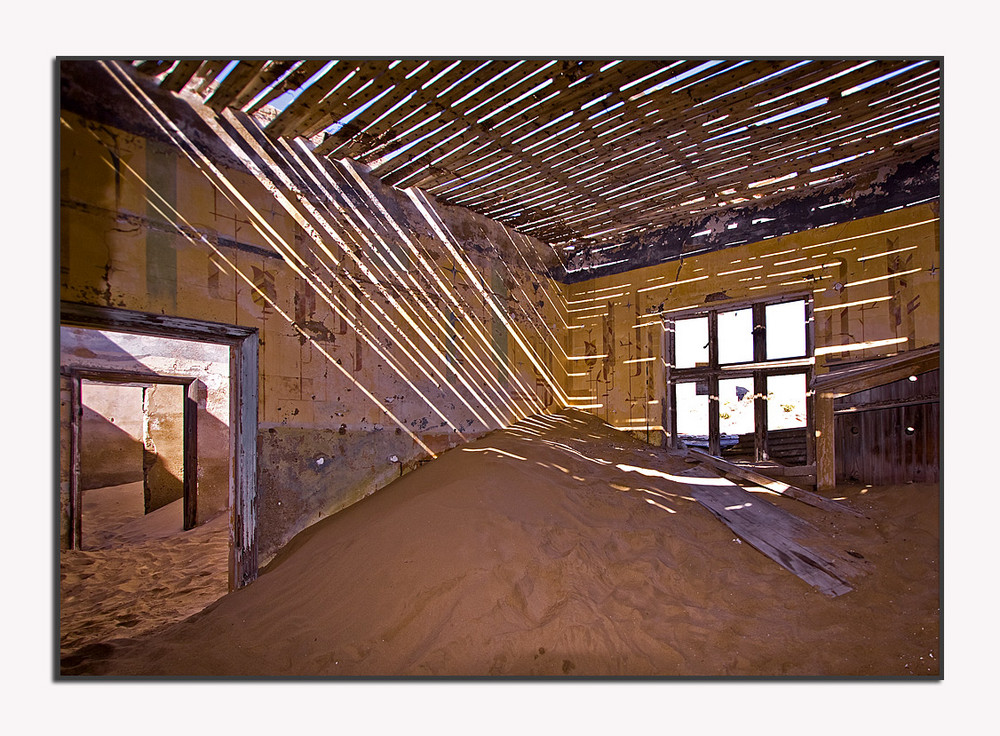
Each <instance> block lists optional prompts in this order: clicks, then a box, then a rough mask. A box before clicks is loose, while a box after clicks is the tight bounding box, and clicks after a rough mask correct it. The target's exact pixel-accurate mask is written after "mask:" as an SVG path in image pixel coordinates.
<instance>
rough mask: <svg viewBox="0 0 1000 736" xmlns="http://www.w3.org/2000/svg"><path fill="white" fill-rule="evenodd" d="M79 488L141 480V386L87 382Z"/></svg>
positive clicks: (82, 394)
mask: <svg viewBox="0 0 1000 736" xmlns="http://www.w3.org/2000/svg"><path fill="white" fill-rule="evenodd" d="M80 393H81V398H82V403H83V416H81V417H80V424H81V432H80V434H81V448H80V488H81V489H82V490H87V489H89V488H104V487H107V486H116V485H121V484H122V483H135V482H137V481H141V480H142V447H143V445H142V434H143V431H142V424H143V422H142V398H143V396H142V395H143V388H142V386H119V385H110V384H100V383H92V382H90V381H84V382H83V385H82V386H81V387H80Z"/></svg>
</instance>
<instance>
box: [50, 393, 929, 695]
mask: <svg viewBox="0 0 1000 736" xmlns="http://www.w3.org/2000/svg"><path fill="white" fill-rule="evenodd" d="M690 467H691V466H690V465H689V464H688V463H686V462H685V461H684V460H683V458H682V457H680V456H678V455H669V454H668V453H666V452H663V451H660V450H657V449H655V448H651V447H649V446H647V445H645V444H643V443H640V442H638V441H635V440H632V439H631V438H629V437H628V436H626V435H623V434H621V433H619V432H616V431H614V430H613V429H611V428H609V427H607V426H606V425H604V424H603V423H601V422H600V421H599V420H597V419H595V418H593V417H591V416H589V415H586V414H583V413H580V412H571V411H567V412H565V413H563V414H559V415H555V416H552V417H546V418H543V417H535V418H532V419H528V420H525V421H524V422H521V423H520V424H518V425H516V426H515V427H513V428H510V429H507V430H503V431H498V432H494V433H492V434H490V435H488V436H487V437H484V438H482V439H480V440H478V441H476V442H473V443H471V444H469V445H466V446H464V447H461V448H457V449H455V450H452V451H450V452H448V453H446V454H444V455H442V456H441V457H440V458H439V459H438V460H435V461H434V462H432V463H429V464H427V465H426V466H424V467H422V468H420V469H419V470H417V471H414V472H412V473H409V474H408V475H406V476H404V477H402V478H400V479H399V480H398V481H397V482H395V483H393V484H392V485H391V486H389V487H387V488H385V489H383V490H381V491H379V492H378V493H376V494H374V495H373V496H371V497H369V498H367V499H365V500H364V501H362V502H360V503H358V504H356V505H354V506H352V507H351V508H349V509H347V510H345V511H343V512H341V513H339V514H337V515H335V516H334V517H331V518H329V519H326V520H324V521H322V522H320V523H318V524H316V525H314V526H313V527H311V528H309V529H307V530H306V531H305V532H303V533H302V534H300V535H298V536H297V537H296V538H295V539H294V540H293V541H292V542H291V543H290V544H289V545H288V547H286V548H285V549H284V550H283V551H282V552H281V554H280V555H279V556H278V557H277V558H276V559H275V560H274V561H273V562H272V564H270V565H269V566H268V567H267V568H266V569H265V570H264V571H263V572H262V574H261V576H260V578H259V579H258V580H257V581H256V582H254V583H253V584H252V585H250V586H248V587H247V588H245V589H243V590H240V591H237V592H235V593H232V594H229V595H226V596H225V597H223V598H221V599H220V600H219V601H217V602H216V603H214V604H213V605H211V606H210V607H209V608H208V609H206V610H205V611H203V612H201V613H199V614H196V615H194V616H192V617H191V618H189V619H187V620H185V621H183V622H181V623H179V624H175V625H172V626H169V627H166V628H163V629H161V630H159V631H156V632H153V633H152V634H150V635H147V636H143V637H136V638H132V639H116V640H111V641H106V642H102V643H101V644H100V645H98V646H94V647H92V648H90V649H89V650H87V649H85V650H83V652H82V656H79V657H75V658H74V660H73V661H72V662H68V663H65V664H64V672H65V673H67V674H107V675H168V676H188V675H194V676H217V675H225V676H287V675H299V676H359V675H360V676H408V675H431V676H489V675H493V676H504V675H541V676H550V675H555V676H563V675H570V676H588V675H590V676H619V675H640V676H657V675H664V676H674V675H682V676H700V675H797V676H810V675H817V676H852V675H867V676H905V675H936V674H937V673H938V671H939V659H940V652H939V617H940V608H939V606H940V601H939V595H938V594H939V579H938V569H939V557H938V553H939V544H938V539H939V536H938V530H939V509H938V500H939V497H938V488H937V486H936V485H928V486H914V485H909V486H900V487H881V488H877V489H863V488H857V487H855V488H852V489H849V491H848V493H847V494H845V495H847V497H848V502H849V503H851V504H852V505H853V506H854V507H855V508H857V509H859V510H861V511H863V512H864V513H865V514H866V517H867V518H856V517H853V516H849V515H846V514H834V513H830V512H825V511H821V510H819V509H815V508H811V507H808V506H805V505H803V504H800V503H797V502H795V501H792V500H789V499H784V498H778V497H775V496H773V495H768V496H767V500H769V501H772V502H774V503H775V504H776V505H778V506H780V507H782V508H784V509H785V510H787V511H791V512H792V513H794V514H796V515H797V516H800V517H801V518H802V519H805V520H807V521H809V522H811V523H812V524H814V525H815V526H816V527H818V528H819V529H820V530H822V532H823V533H824V534H825V535H826V537H827V539H826V541H827V542H828V543H829V544H830V545H831V546H833V547H839V548H843V549H845V550H846V549H850V550H852V551H853V552H855V554H857V555H861V556H862V557H863V559H864V560H865V562H866V564H867V565H868V566H869V573H868V574H867V575H865V576H863V577H861V578H859V579H858V580H856V581H852V582H853V583H854V585H855V589H854V590H853V591H852V592H850V593H847V594H845V595H842V596H839V597H836V598H831V597H828V596H825V595H823V594H822V593H820V592H818V591H817V590H815V589H814V588H812V587H810V586H809V585H808V584H807V583H805V582H803V581H802V580H800V579H798V578H797V577H795V576H794V575H792V574H791V573H789V572H787V571H786V570H784V569H782V568H781V567H779V566H778V565H777V564H776V563H775V562H773V561H772V560H770V559H768V558H767V557H765V556H764V555H762V554H760V553H759V552H757V551H756V550H754V549H753V548H751V547H750V546H749V545H747V544H744V543H742V542H741V541H740V540H739V539H738V538H736V537H735V535H734V534H733V532H732V531H730V530H729V529H728V528H727V527H726V526H725V525H723V524H722V523H720V522H719V521H718V520H716V519H715V518H714V517H713V516H712V515H711V514H710V513H709V512H708V511H707V510H706V509H704V508H703V507H702V506H700V505H699V504H697V503H695V502H694V501H693V500H691V498H690V496H689V495H688V493H689V489H688V488H687V487H686V486H685V485H683V484H682V483H680V482H673V481H671V480H669V479H668V478H665V477H663V476H662V475H661V476H649V475H645V474H643V473H642V472H639V471H638V470H636V469H637V468H643V469H655V470H656V471H659V472H660V473H664V474H667V475H672V474H676V473H679V472H682V471H685V470H687V469H689V468H690ZM748 487H749V486H748ZM66 665H68V666H66Z"/></svg>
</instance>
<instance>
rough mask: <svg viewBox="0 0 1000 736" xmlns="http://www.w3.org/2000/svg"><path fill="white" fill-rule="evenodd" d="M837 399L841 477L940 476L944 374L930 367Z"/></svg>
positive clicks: (878, 481)
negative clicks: (924, 370) (942, 385)
mask: <svg viewBox="0 0 1000 736" xmlns="http://www.w3.org/2000/svg"><path fill="white" fill-rule="evenodd" d="M916 379H917V380H916V381H911V380H909V379H908V378H904V379H902V380H900V381H894V382H892V383H889V384H886V385H884V386H877V387H875V388H872V389H868V390H866V391H859V392H857V393H854V394H848V395H847V396H843V397H840V398H838V399H835V400H834V411H835V412H836V418H835V420H834V422H835V436H836V443H837V446H836V473H837V482H838V483H840V482H845V483H871V484H873V485H884V484H895V483H909V482H914V483H924V482H931V483H933V482H937V481H938V480H940V440H941V411H940V386H939V382H940V375H939V371H936V370H935V371H929V372H927V373H922V374H920V375H919V376H916Z"/></svg>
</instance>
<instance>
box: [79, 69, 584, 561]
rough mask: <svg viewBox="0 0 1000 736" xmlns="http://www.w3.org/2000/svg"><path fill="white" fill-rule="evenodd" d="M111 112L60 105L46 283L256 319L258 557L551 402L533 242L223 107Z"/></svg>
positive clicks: (551, 339) (546, 311)
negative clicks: (56, 256) (94, 113)
mask: <svg viewBox="0 0 1000 736" xmlns="http://www.w3.org/2000/svg"><path fill="white" fill-rule="evenodd" d="M104 83H106V84H109V85H110V86H109V90H108V91H109V94H110V93H112V92H114V85H113V84H112V83H109V82H107V81H105V82H104ZM95 84H96V82H95ZM137 97H139V96H138V95H137ZM140 99H141V98H140ZM157 112H158V111H157V110H156V109H155V106H154V107H153V108H152V113H154V114H155V113H157ZM113 113H114V114H115V115H120V117H121V118H122V120H123V121H124V122H122V123H121V125H120V126H118V125H116V126H110V125H108V124H107V123H106V122H97V121H95V120H94V119H92V118H91V117H82V116H80V115H78V114H75V113H74V112H70V111H69V110H65V109H64V110H63V111H62V113H61V135H60V151H61V156H60V171H61V207H60V237H61V298H62V299H63V300H67V301H71V302H82V303H86V304H95V305H100V306H110V307H121V308H124V309H130V310H138V311H142V312H151V313H154V314H165V315H171V316H178V317H187V318H193V319H199V320H211V321H218V322H224V323H229V324H235V325H241V326H250V327H256V328H258V329H259V330H260V333H259V337H260V340H259V366H260V376H259V407H258V410H259V412H258V416H259V427H260V441H259V442H258V447H259V455H260V457H259V466H260V473H261V477H260V483H261V489H260V493H259V496H258V502H259V504H260V528H261V529H262V530H265V531H263V532H262V535H263V536H262V539H261V544H262V547H261V562H262V563H263V562H265V561H266V560H267V559H268V557H269V556H270V554H272V553H273V552H274V551H275V550H276V549H277V548H278V547H280V545H281V544H282V543H283V542H284V541H287V539H288V538H290V536H291V535H292V534H293V533H295V532H297V531H298V530H299V529H301V528H303V527H304V526H305V525H307V524H308V523H311V522H312V521H315V520H317V519H318V518H322V517H323V516H326V515H328V514H330V513H333V512H334V511H337V510H339V509H340V508H343V507H344V506H346V505H349V504H350V503H353V502H354V501H357V500H359V499H360V498H362V497H363V496H365V495H367V494H369V493H371V492H372V491H374V490H375V489H377V488H379V487H381V486H383V485H385V484H387V483H388V482H390V481H391V480H392V479H393V478H395V477H398V476H399V474H400V473H401V472H403V471H404V470H406V469H408V468H411V467H414V466H415V465H416V463H417V462H419V461H420V460H421V459H423V458H426V457H427V456H428V455H430V454H432V453H438V452H441V451H442V450H445V449H447V448H449V447H453V446H456V445H458V444H461V443H462V442H464V441H468V440H470V439H473V438H475V437H477V436H479V435H481V434H483V433H485V432H488V431H490V430H492V429H495V428H498V427H501V426H506V425H509V424H510V423H513V422H515V421H517V420H518V419H520V418H522V417H524V416H527V415H530V414H533V413H537V412H544V411H548V410H553V409H557V408H561V407H562V406H563V405H564V404H565V401H564V386H565V381H566V378H565V366H564V362H563V357H564V349H563V343H562V340H563V336H564V335H565V332H564V330H563V328H562V326H563V324H564V320H565V314H564V307H563V305H562V304H561V301H562V298H563V297H562V292H561V288H560V286H559V285H558V284H556V283H555V282H553V281H551V280H550V279H548V278H547V277H546V276H544V275H542V274H543V273H544V269H545V264H544V263H543V262H542V260H541V257H542V256H543V255H544V253H545V251H546V250H547V248H546V247H545V246H544V245H542V244H541V243H539V242H538V241H534V240H532V239H530V238H528V237H526V236H523V235H521V234H518V233H515V232H513V231H509V230H507V229H505V228H503V227H502V226H501V225H499V224H497V223H495V222H492V221H490V220H487V219H486V218H483V217H479V216H477V215H473V214H472V213H471V212H469V211H467V210H463V209H461V208H453V207H446V206H443V205H439V204H437V203H435V202H433V201H431V200H429V199H426V198H423V197H422V195H419V194H413V195H412V196H410V195H407V194H406V193H402V192H399V191H397V190H392V189H389V188H387V187H385V186H383V185H382V184H381V183H380V182H379V181H378V180H377V179H376V178H375V177H374V176H371V175H370V174H368V173H367V172H366V171H365V170H364V169H363V167H357V166H355V165H352V164H349V163H344V162H328V163H327V165H326V166H325V167H323V166H320V165H318V163H317V162H316V161H315V159H311V158H310V157H309V156H308V154H307V153H305V152H303V151H299V150H291V149H288V148H282V147H280V146H276V145H274V144H267V146H264V145H263V144H261V143H260V142H258V141H254V140H253V137H252V136H251V135H249V134H248V133H246V132H245V131H243V130H242V129H241V128H240V127H239V126H237V125H235V124H234V121H232V120H229V121H225V122H226V125H221V124H219V123H218V121H215V122H213V123H212V124H211V125H210V126H209V129H208V130H209V132H208V133H205V132H204V130H203V131H202V133H201V138H198V139H196V138H195V136H193V135H190V134H189V132H190V129H191V128H192V127H193V126H195V125H197V121H195V122H193V123H192V122H190V121H185V122H183V123H181V124H179V130H178V131H171V132H170V133H169V135H168V134H166V133H164V134H163V136H161V135H159V134H157V135H156V136H155V137H153V136H150V135H146V134H143V135H137V134H132V133H129V132H127V130H124V129H123V128H128V129H130V130H131V129H135V128H132V127H130V125H129V122H130V121H136V126H137V127H138V128H140V129H141V125H140V124H144V117H143V116H144V115H146V114H147V113H146V112H144V111H143V110H142V106H140V105H136V109H135V110H131V109H130V110H114V111H113ZM201 114H204V113H203V112H202V113H201ZM206 137H207V138H209V139H210V140H209V142H208V143H207V144H206V143H205V138H206ZM161 138H162V139H161ZM248 152H252V153H253V154H254V155H255V156H256V157H257V158H255V159H254V160H253V161H252V163H248V160H249V159H248V158H247V156H248Z"/></svg>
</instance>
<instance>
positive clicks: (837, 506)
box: [688, 448, 864, 516]
mask: <svg viewBox="0 0 1000 736" xmlns="http://www.w3.org/2000/svg"><path fill="white" fill-rule="evenodd" d="M688 457H691V458H694V459H696V460H700V461H701V462H703V463H706V464H707V465H711V466H712V467H713V468H715V469H717V470H721V471H722V472H724V473H730V474H732V475H735V476H737V477H738V478H742V479H743V480H746V481H749V482H750V483H753V484H755V485H758V486H760V487H761V488H766V489H768V490H769V491H774V492H775V493H778V494H780V495H782V496H788V497H789V498H794V499H795V500H796V501H801V502H802V503H805V504H809V505H810V506H815V507H816V508H819V509H825V510H827V511H842V512H844V513H848V514H853V515H854V516H864V514H862V513H860V512H858V511H855V510H854V509H852V508H851V507H850V506H847V505H846V504H843V503H840V502H839V501H834V500H832V499H829V498H826V497H825V496H821V495H819V494H818V493H812V492H811V491H806V490H803V489H802V488H796V487H795V486H793V485H789V484H788V483H785V482H784V481H780V480H775V479H774V478H768V477H767V476H766V475H761V474H760V473H758V472H756V471H753V470H750V469H749V468H745V467H743V466H741V465H737V464H736V463H731V462H729V461H728V460H723V459H722V458H720V457H715V456H714V455H709V454H708V453H707V452H702V451H701V450H697V449H694V448H691V449H689V450H688Z"/></svg>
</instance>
